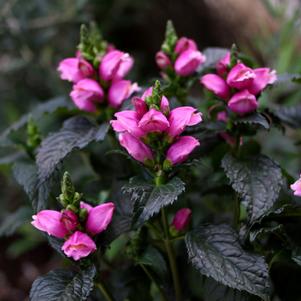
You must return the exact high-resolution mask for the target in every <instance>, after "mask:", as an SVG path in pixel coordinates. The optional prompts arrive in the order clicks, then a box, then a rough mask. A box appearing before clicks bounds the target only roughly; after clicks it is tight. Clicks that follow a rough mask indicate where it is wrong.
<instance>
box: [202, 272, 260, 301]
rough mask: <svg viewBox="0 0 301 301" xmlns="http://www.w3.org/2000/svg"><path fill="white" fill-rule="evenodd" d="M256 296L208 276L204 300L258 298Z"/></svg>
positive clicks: (219, 300) (233, 300) (249, 300)
mask: <svg viewBox="0 0 301 301" xmlns="http://www.w3.org/2000/svg"><path fill="white" fill-rule="evenodd" d="M255 298H256V297H253V296H251V295H249V294H248V293H246V292H242V291H238V290H235V289H232V288H230V287H228V286H225V285H222V284H220V283H218V282H216V281H215V280H213V279H212V278H207V277H206V280H205V283H204V301H251V300H256V299H255ZM257 300H258V299H257Z"/></svg>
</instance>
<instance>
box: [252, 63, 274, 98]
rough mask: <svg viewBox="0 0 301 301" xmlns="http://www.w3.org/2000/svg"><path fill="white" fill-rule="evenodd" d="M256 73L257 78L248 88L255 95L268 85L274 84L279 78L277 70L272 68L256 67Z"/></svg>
mask: <svg viewBox="0 0 301 301" xmlns="http://www.w3.org/2000/svg"><path fill="white" fill-rule="evenodd" d="M254 73H255V78H254V80H253V82H252V85H251V86H250V87H249V88H248V90H249V92H250V93H252V94H254V95H257V94H259V93H260V92H261V91H262V90H263V89H264V88H265V87H266V86H267V85H270V84H273V83H274V82H275V81H276V80H277V75H276V71H275V70H271V69H270V68H257V69H254Z"/></svg>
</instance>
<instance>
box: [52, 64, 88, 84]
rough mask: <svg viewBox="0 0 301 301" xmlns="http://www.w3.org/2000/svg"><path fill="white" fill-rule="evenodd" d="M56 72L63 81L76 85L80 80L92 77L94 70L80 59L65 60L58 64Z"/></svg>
mask: <svg viewBox="0 0 301 301" xmlns="http://www.w3.org/2000/svg"><path fill="white" fill-rule="evenodd" d="M57 70H58V71H59V73H60V77H61V79H63V80H68V81H70V82H73V83H77V82H78V81H80V80H81V79H84V78H88V77H92V76H93V75H94V69H93V67H92V65H91V64H90V63H89V62H87V61H86V60H84V59H82V58H67V59H64V60H62V61H61V62H60V63H59V66H58V68H57Z"/></svg>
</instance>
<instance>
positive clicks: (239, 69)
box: [227, 63, 256, 90]
mask: <svg viewBox="0 0 301 301" xmlns="http://www.w3.org/2000/svg"><path fill="white" fill-rule="evenodd" d="M255 77H256V75H255V72H254V71H253V70H252V69H251V68H249V67H247V66H245V65H244V64H242V63H238V64H237V65H235V66H234V67H233V68H232V69H231V70H230V72H229V74H228V76H227V84H228V85H229V86H230V87H232V88H236V89H240V90H242V89H246V88H249V87H250V86H251V84H252V83H253V80H254V78H255Z"/></svg>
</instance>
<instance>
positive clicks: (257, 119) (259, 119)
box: [234, 113, 270, 130]
mask: <svg viewBox="0 0 301 301" xmlns="http://www.w3.org/2000/svg"><path fill="white" fill-rule="evenodd" d="M239 123H244V124H249V125H260V126H262V127H263V128H265V129H266V130H268V129H269V128H270V124H269V122H268V120H267V119H266V117H265V116H264V115H262V114H260V113H253V114H251V115H248V116H244V117H241V118H238V119H236V120H235V121H234V124H239Z"/></svg>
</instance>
